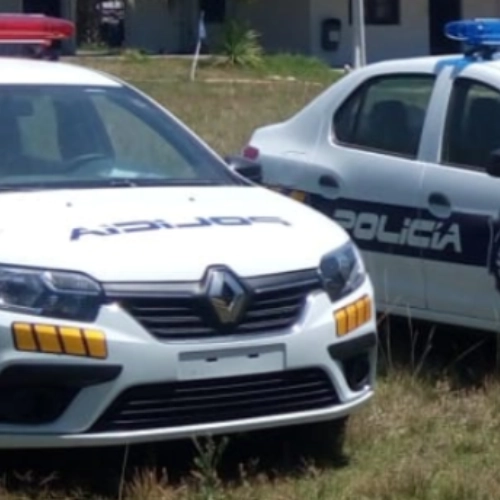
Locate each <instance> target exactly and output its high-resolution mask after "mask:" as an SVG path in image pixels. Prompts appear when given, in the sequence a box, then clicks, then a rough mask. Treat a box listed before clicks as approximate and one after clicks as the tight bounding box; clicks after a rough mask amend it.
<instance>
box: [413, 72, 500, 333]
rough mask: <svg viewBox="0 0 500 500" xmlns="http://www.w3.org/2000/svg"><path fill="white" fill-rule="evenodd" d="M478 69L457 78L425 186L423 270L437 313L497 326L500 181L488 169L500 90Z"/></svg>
mask: <svg viewBox="0 0 500 500" xmlns="http://www.w3.org/2000/svg"><path fill="white" fill-rule="evenodd" d="M477 68H478V66H477V65H472V66H471V67H470V68H467V69H465V70H464V71H461V72H460V73H459V76H458V77H455V78H450V86H451V88H450V91H451V92H449V95H450V97H449V100H448V101H446V100H445V102H443V108H444V109H443V113H442V126H441V130H442V131H443V133H440V132H438V133H436V134H435V136H434V137H436V138H437V140H436V142H435V150H434V160H435V161H434V162H430V163H429V164H428V166H427V167H426V170H425V174H424V180H423V184H422V205H423V206H424V212H423V216H424V217H425V218H426V219H427V220H428V221H429V223H428V224H429V228H431V226H432V231H430V232H429V233H428V236H429V237H430V239H429V245H428V246H427V248H425V250H424V253H423V265H424V276H425V281H426V297H427V301H428V306H429V309H430V310H431V311H432V312H435V313H438V314H441V315H448V316H452V317H455V318H459V317H463V318H471V319H475V320H476V321H477V320H482V321H486V322H491V321H493V322H495V321H498V320H499V319H500V296H499V292H500V285H499V283H500V282H499V265H500V254H499V245H498V242H499V235H500V230H499V228H500V180H499V179H497V178H493V177H491V176H489V175H488V174H487V173H486V165H487V162H488V160H489V157H490V154H491V153H492V151H493V150H495V149H498V148H500V85H499V84H498V77H496V75H495V76H489V74H488V73H483V72H482V73H480V75H482V76H481V77H480V78H478V77H477V76H475V75H476V73H475V70H476V71H477ZM496 71H497V70H495V72H496ZM465 323H466V322H465ZM479 326H480V325H479ZM483 326H485V325H483Z"/></svg>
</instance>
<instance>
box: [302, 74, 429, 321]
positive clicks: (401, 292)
mask: <svg viewBox="0 0 500 500" xmlns="http://www.w3.org/2000/svg"><path fill="white" fill-rule="evenodd" d="M435 81H436V75H435V74H433V73H431V72H428V73H425V72H422V73H415V72H413V73H410V72H401V73H390V74H382V75H377V76H374V77H371V78H368V79H367V80H366V81H364V82H363V83H361V84H360V85H359V86H358V87H357V88H355V89H353V91H352V92H351V93H349V95H347V96H346V97H345V99H344V100H343V101H342V102H341V103H340V105H338V106H337V107H336V109H335V110H334V111H333V115H332V116H331V117H330V119H329V124H328V131H325V132H326V133H325V134H324V135H325V136H328V138H327V140H323V144H322V145H321V146H318V147H317V148H316V151H315V153H314V156H313V158H312V163H313V164H315V165H318V166H322V167H324V170H325V171H328V172H329V173H328V175H324V176H323V177H322V178H321V179H320V180H319V183H320V186H319V190H320V193H321V194H320V196H316V197H313V202H312V204H313V206H315V207H316V208H318V209H320V210H321V211H322V212H325V213H328V215H330V216H333V217H334V218H335V220H337V222H339V223H340V224H341V225H342V226H343V227H344V228H345V229H346V230H347V231H348V232H349V233H350V235H351V236H352V238H353V239H354V240H355V242H356V243H357V245H358V246H359V248H360V249H361V250H362V253H363V256H364V259H365V262H366V265H367V267H368V270H369V272H370V275H371V278H372V281H373V283H374V286H375V291H376V299H377V303H378V306H379V309H380V308H383V309H384V310H386V311H387V312H397V310H396V309H395V308H398V307H399V308H407V307H412V308H424V307H425V286H424V276H423V268H422V262H421V260H420V257H421V251H422V245H421V241H420V237H419V234H418V231H419V226H418V224H419V222H418V216H419V208H420V207H419V204H420V202H421V199H420V196H419V193H420V191H419V190H420V187H421V183H422V178H423V169H424V164H423V163H421V162H420V161H419V160H418V159H417V158H418V152H419V147H420V139H421V134H422V130H423V127H424V121H425V116H426V112H427V109H428V106H429V101H430V99H431V96H432V95H433V89H434V85H435ZM389 306H390V308H389Z"/></svg>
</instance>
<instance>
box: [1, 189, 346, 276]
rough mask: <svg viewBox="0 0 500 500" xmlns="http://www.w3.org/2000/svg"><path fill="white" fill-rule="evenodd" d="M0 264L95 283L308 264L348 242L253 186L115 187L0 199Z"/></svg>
mask: <svg viewBox="0 0 500 500" xmlns="http://www.w3.org/2000/svg"><path fill="white" fill-rule="evenodd" d="M0 213H1V214H2V217H0V264H11V265H22V266H34V267H41V268H50V269H67V270H74V271H80V272H84V273H87V274H89V275H91V276H93V277H95V278H96V279H98V280H102V281H110V280H111V281H161V280H195V279H200V278H201V277H202V275H203V273H204V272H205V270H206V267H207V266H209V265H213V264H224V265H227V266H229V267H230V268H232V269H233V270H234V271H235V272H236V273H238V274H240V275H241V276H255V275H262V274H269V273H279V272H286V271H292V270H299V269H307V268H314V267H315V266H317V265H318V263H319V259H320V258H321V256H322V255H323V254H324V253H326V252H329V251H331V250H333V249H335V248H337V247H339V246H340V245H342V244H343V243H345V242H346V241H347V239H348V236H347V233H346V232H345V231H344V229H342V228H341V227H340V226H339V225H337V224H336V223H334V222H333V221H331V220H329V219H328V218H326V217H325V216H323V215H320V214H319V213H317V212H315V211H313V209H311V208H308V207H306V206H303V205H301V204H300V203H298V202H295V201H293V200H290V199H289V198H286V197H285V196H282V195H278V194H276V193H273V192H271V191H269V190H266V189H263V188H258V187H234V188H233V187H193V188H187V187H182V188H181V187H168V188H113V189H93V190H71V191H69V190H68V191H58V190H54V191H40V192H31V193H29V192H25V193H2V194H0Z"/></svg>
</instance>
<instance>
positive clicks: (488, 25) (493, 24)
mask: <svg viewBox="0 0 500 500" xmlns="http://www.w3.org/2000/svg"><path fill="white" fill-rule="evenodd" d="M444 32H445V35H446V36H447V37H448V38H450V39H452V40H457V41H459V42H463V43H465V44H467V45H469V46H472V47H497V46H500V19H497V18H484V19H469V20H463V21H452V22H450V23H447V24H446V26H445V28H444Z"/></svg>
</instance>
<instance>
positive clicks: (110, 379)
mask: <svg viewBox="0 0 500 500" xmlns="http://www.w3.org/2000/svg"><path fill="white" fill-rule="evenodd" d="M366 296H368V297H370V298H372V300H373V290H372V285H371V283H370V281H369V280H367V281H366V282H365V284H364V285H363V286H362V287H361V288H360V289H359V290H357V291H356V292H355V293H354V294H352V295H351V296H349V297H346V298H345V299H343V300H342V301H341V302H339V303H338V304H335V305H334V306H333V305H332V304H331V303H330V301H329V299H328V297H327V296H326V294H325V293H323V292H318V293H313V294H311V295H310V296H309V297H308V299H307V302H306V305H305V307H304V310H303V311H302V314H301V316H300V318H299V321H298V322H297V323H296V324H295V325H294V326H293V327H292V328H289V329H286V330H283V331H280V332H277V333H273V334H258V335H244V336H242V335H238V336H237V337H236V336H234V337H224V338H222V337H214V338H209V339H203V340H196V339H192V340H188V341H175V342H174V341H160V340H158V339H156V338H154V337H153V336H152V335H150V333H149V332H148V331H146V330H145V329H144V328H143V327H142V326H141V325H140V324H139V323H138V322H137V321H136V320H135V319H133V318H132V317H131V316H129V315H128V314H127V313H126V312H124V311H123V310H122V309H121V308H120V307H119V306H117V305H109V306H106V307H103V308H102V310H101V312H100V315H99V317H98V319H97V321H96V323H95V324H93V325H92V329H93V330H99V331H101V332H103V333H104V335H105V338H106V343H107V356H106V357H105V358H104V359H90V358H83V357H77V356H68V355H65V354H47V353H37V352H20V351H19V350H16V347H15V343H14V341H13V337H12V333H11V327H12V324H14V323H16V322H24V323H28V322H31V321H33V322H36V323H37V324H40V323H41V324H47V325H48V324H51V325H54V324H55V323H54V322H49V321H46V322H45V321H42V320H41V319H40V318H36V319H35V318H32V317H26V316H20V315H15V314H10V313H9V314H7V313H1V314H0V353H1V354H0V398H2V400H3V402H4V404H3V407H4V409H5V408H7V409H8V411H5V410H4V411H3V413H2V412H1V411H0V448H44V447H50V448H58V447H70V446H71V447H73V446H108V445H120V444H127V443H130V444H132V443H144V442H152V441H163V440H169V439H180V438H190V437H194V436H201V435H215V434H226V433H233V432H246V431H252V430H258V429H266V428H271V427H279V426H286V425H294V424H302V423H307V422H316V421H322V420H331V419H336V418H341V417H344V416H347V415H349V414H351V413H352V412H354V411H356V410H357V409H359V408H361V407H362V406H363V405H364V404H366V403H367V402H368V401H369V400H370V399H371V397H372V396H373V391H374V382H375V367H376V350H377V345H376V344H377V337H376V320H375V316H374V314H373V311H372V314H371V316H370V318H369V319H368V320H366V321H365V322H364V323H363V324H362V325H361V326H359V327H357V328H354V329H353V330H352V331H350V333H348V334H346V335H344V336H342V337H339V336H338V335H337V333H336V324H335V321H334V314H335V311H337V310H339V309H342V308H345V307H346V306H348V305H349V304H352V303H355V301H357V300H359V299H360V298H362V297H366ZM61 326H67V327H88V325H79V324H67V323H64V324H62V325H61ZM44 397H46V398H48V399H45V400H44V399H43V398H44ZM50 398H52V400H51V399H50ZM16 405H17V406H16ZM23 405H24V406H23ZM30 405H31V406H30ZM16 412H17V413H16ZM51 412H52V413H51Z"/></svg>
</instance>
